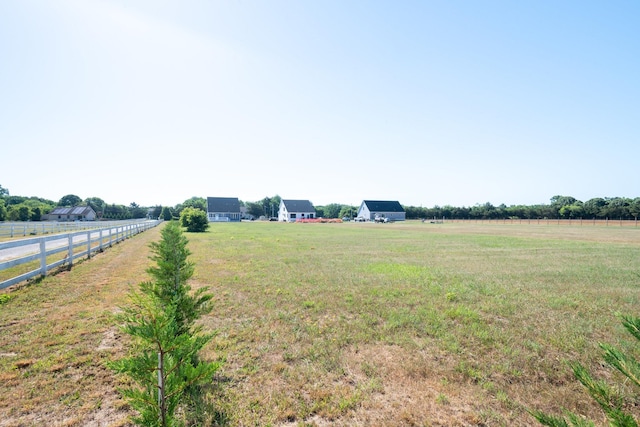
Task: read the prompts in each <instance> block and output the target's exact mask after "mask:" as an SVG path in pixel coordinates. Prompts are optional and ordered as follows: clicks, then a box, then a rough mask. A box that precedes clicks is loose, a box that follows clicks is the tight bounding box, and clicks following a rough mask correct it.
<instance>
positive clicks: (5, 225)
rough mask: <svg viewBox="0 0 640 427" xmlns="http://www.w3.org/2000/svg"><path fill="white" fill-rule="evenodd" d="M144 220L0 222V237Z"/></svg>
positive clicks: (24, 235)
mask: <svg viewBox="0 0 640 427" xmlns="http://www.w3.org/2000/svg"><path fill="white" fill-rule="evenodd" d="M144 221H146V220H144V219H133V220H122V221H67V222H64V221H63V222H58V221H20V222H0V237H20V236H22V237H27V236H37V235H39V234H58V233H70V232H73V231H80V230H91V229H98V228H107V227H117V226H120V225H123V224H135V223H139V222H144Z"/></svg>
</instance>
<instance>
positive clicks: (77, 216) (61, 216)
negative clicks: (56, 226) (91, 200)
mask: <svg viewBox="0 0 640 427" xmlns="http://www.w3.org/2000/svg"><path fill="white" fill-rule="evenodd" d="M42 220H43V221H95V220H96V211H94V210H93V209H92V208H91V207H90V206H74V207H72V208H69V207H57V208H54V209H53V210H52V211H51V212H49V213H48V214H45V215H42Z"/></svg>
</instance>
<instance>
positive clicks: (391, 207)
mask: <svg viewBox="0 0 640 427" xmlns="http://www.w3.org/2000/svg"><path fill="white" fill-rule="evenodd" d="M376 216H377V217H381V218H388V219H389V221H404V220H405V219H406V212H405V211H404V208H403V207H402V205H401V204H400V202H397V201H393V200H363V201H362V204H360V208H359V209H358V218H364V219H365V220H367V221H373V220H374V219H375V218H376Z"/></svg>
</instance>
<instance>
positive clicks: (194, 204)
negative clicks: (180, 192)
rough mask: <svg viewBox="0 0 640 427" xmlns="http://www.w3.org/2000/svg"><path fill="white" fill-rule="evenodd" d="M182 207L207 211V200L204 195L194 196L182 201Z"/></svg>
mask: <svg viewBox="0 0 640 427" xmlns="http://www.w3.org/2000/svg"><path fill="white" fill-rule="evenodd" d="M182 208H183V209H185V208H194V209H200V210H201V211H203V212H207V200H206V199H205V198H204V197H196V196H194V197H192V198H190V199H187V200H185V201H184V203H182Z"/></svg>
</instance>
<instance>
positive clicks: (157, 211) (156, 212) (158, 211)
mask: <svg viewBox="0 0 640 427" xmlns="http://www.w3.org/2000/svg"><path fill="white" fill-rule="evenodd" d="M162 209H163V208H162V206H160V205H156V206H154V207H153V208H152V209H151V214H150V215H151V219H158V218H161V217H162Z"/></svg>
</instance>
